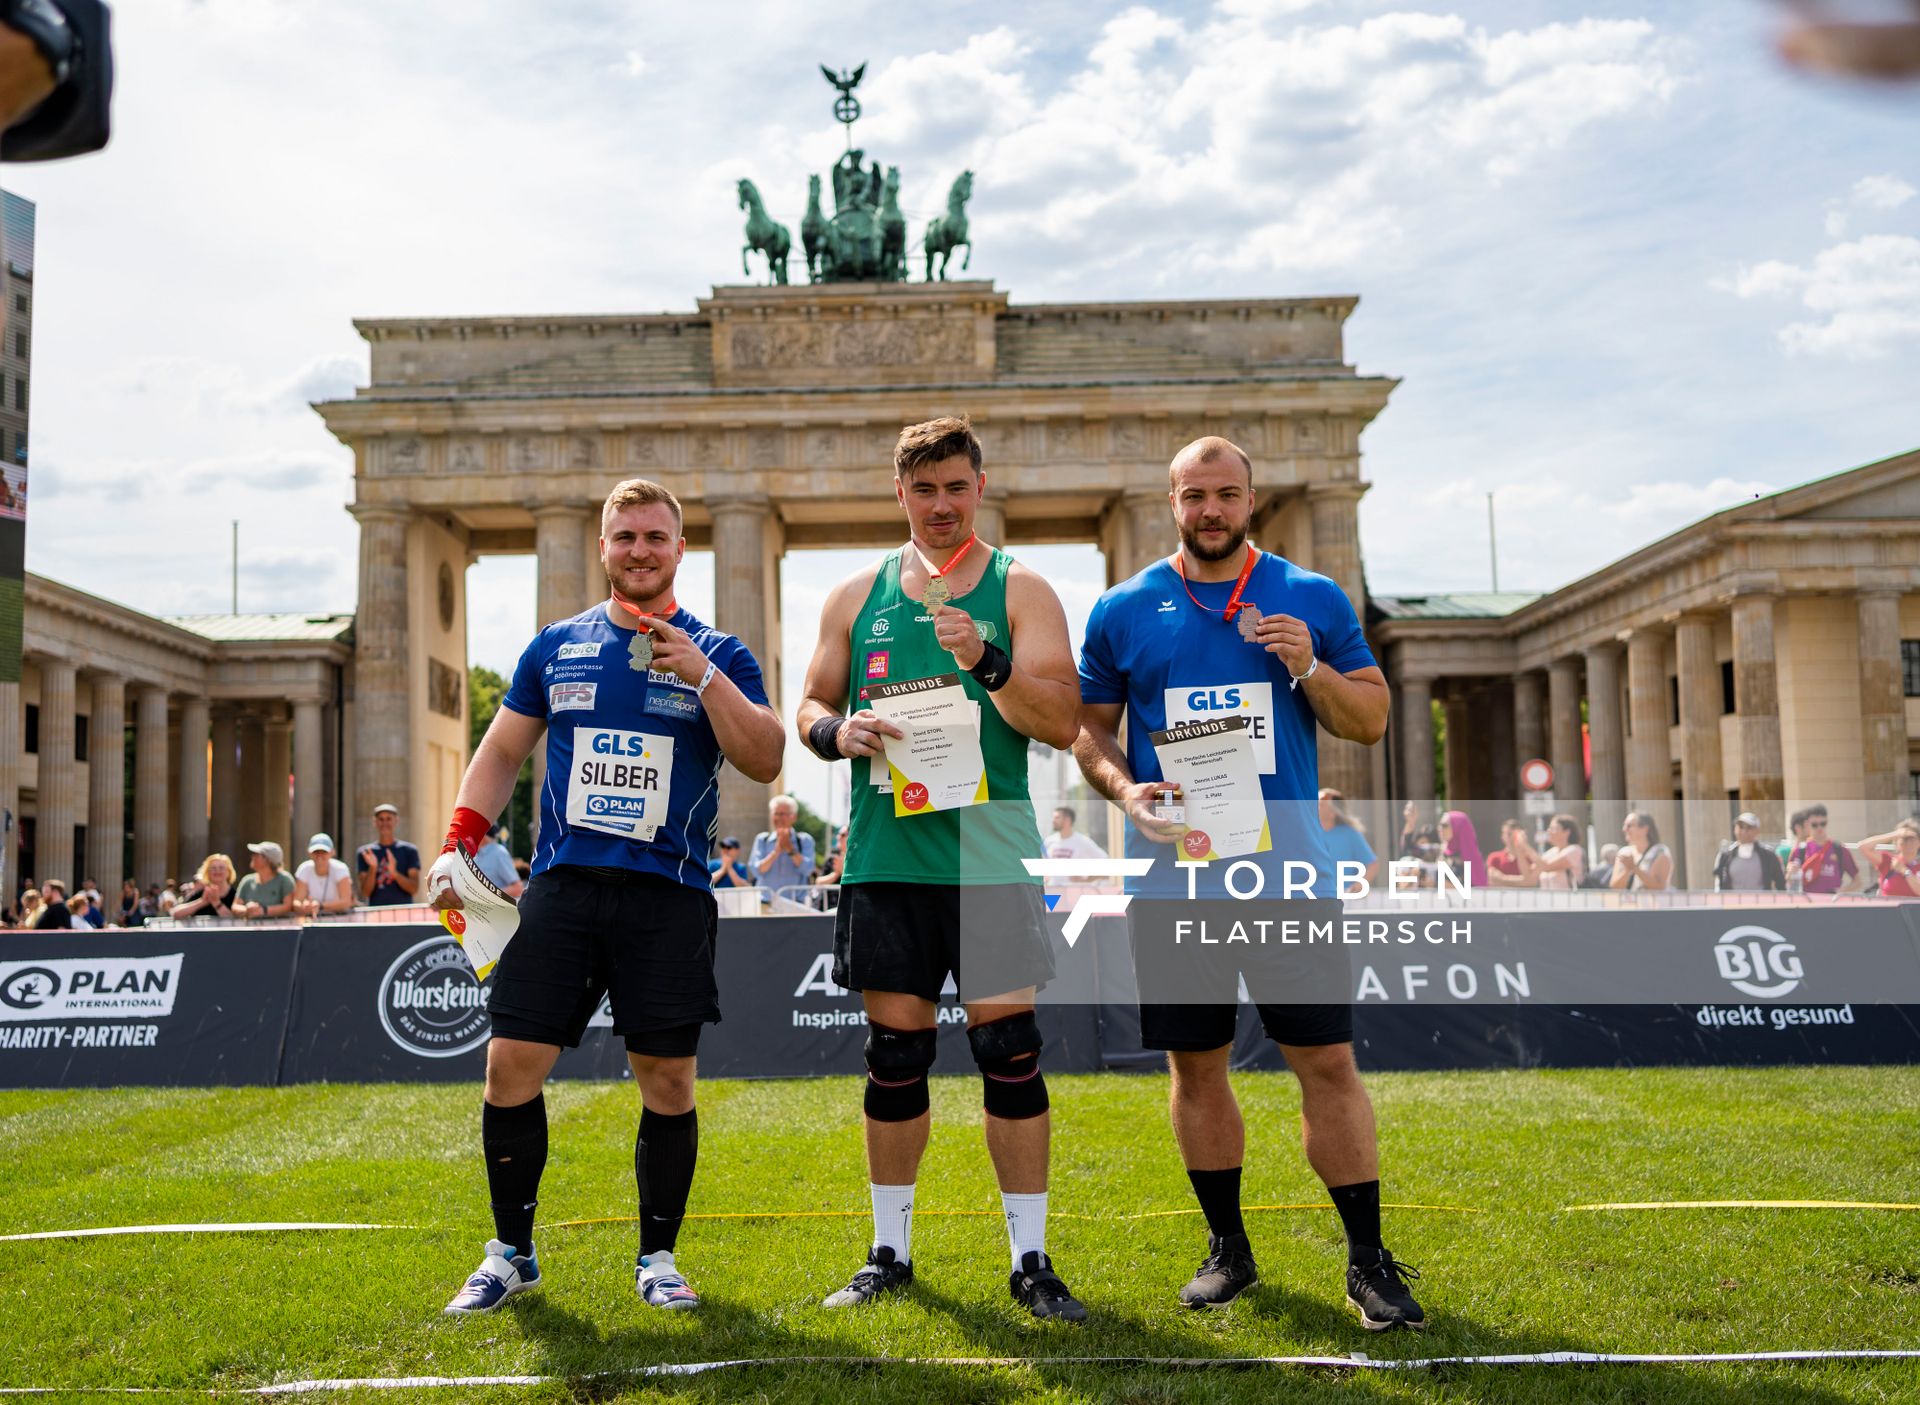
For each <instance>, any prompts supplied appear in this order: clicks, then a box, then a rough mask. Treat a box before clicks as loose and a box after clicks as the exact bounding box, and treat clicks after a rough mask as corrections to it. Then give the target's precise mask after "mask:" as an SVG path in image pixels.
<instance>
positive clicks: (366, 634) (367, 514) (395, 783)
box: [181, 504, 413, 865]
mask: <svg viewBox="0 0 1920 1405" xmlns="http://www.w3.org/2000/svg"><path fill="white" fill-rule="evenodd" d="M352 511H353V515H354V516H355V517H356V518H358V519H359V521H360V601H359V608H358V611H357V612H356V614H355V615H354V623H353V637H354V650H353V652H354V675H353V693H354V721H355V724H356V727H357V729H358V730H357V732H356V735H355V737H354V776H353V792H354V796H355V801H356V803H357V804H358V805H359V806H360V807H361V808H362V809H364V810H369V811H370V810H371V809H372V808H373V806H375V805H397V806H398V807H399V809H400V813H401V814H402V815H406V816H411V815H412V814H413V803H412V802H413V794H412V790H413V787H412V779H411V777H412V755H413V718H412V711H411V689H410V687H409V683H410V678H411V675H410V668H409V664H410V660H409V657H408V642H407V634H408V629H407V612H408V605H409V601H408V597H407V537H408V532H407V527H408V524H409V523H410V521H411V520H412V514H411V513H410V512H409V511H408V510H407V509H405V508H400V507H377V506H369V505H366V504H361V505H358V506H356V507H354V508H353V509H352ZM215 775H216V778H217V776H218V767H217V763H216V770H215ZM342 842H345V841H342ZM181 862H182V864H183V865H184V864H185V862H186V860H185V859H184V858H183V859H182V860H181Z"/></svg>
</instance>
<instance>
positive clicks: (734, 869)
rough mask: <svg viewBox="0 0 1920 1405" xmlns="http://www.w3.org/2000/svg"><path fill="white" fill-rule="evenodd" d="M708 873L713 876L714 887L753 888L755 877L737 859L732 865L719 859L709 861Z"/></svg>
mask: <svg viewBox="0 0 1920 1405" xmlns="http://www.w3.org/2000/svg"><path fill="white" fill-rule="evenodd" d="M707 872H708V873H709V874H710V875H712V879H713V886H714V887H716V888H720V887H732V888H751V887H752V886H753V875H752V874H750V873H748V872H747V866H746V865H745V864H743V863H741V862H740V860H738V859H735V860H734V861H733V862H732V863H722V862H721V861H720V860H719V859H709V860H707Z"/></svg>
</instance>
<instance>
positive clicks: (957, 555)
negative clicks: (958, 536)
mask: <svg viewBox="0 0 1920 1405" xmlns="http://www.w3.org/2000/svg"><path fill="white" fill-rule="evenodd" d="M979 536H980V534H979V533H978V532H970V533H968V535H967V539H966V540H965V541H963V542H961V543H960V549H959V550H958V551H956V552H954V553H953V556H952V557H951V558H950V559H949V560H948V561H947V564H946V565H944V566H942V567H941V568H940V569H939V570H937V571H936V570H934V569H933V560H932V558H930V557H929V556H928V555H927V553H926V552H924V551H921V550H920V543H919V542H915V543H914V544H913V549H914V551H915V553H916V554H918V556H919V557H920V564H921V565H922V566H925V567H926V568H927V574H928V575H930V576H932V577H933V578H934V579H935V580H939V579H941V578H943V577H944V576H945V575H946V574H947V573H948V572H949V571H951V570H952V569H953V568H954V567H955V566H958V565H959V564H960V562H961V560H962V559H963V558H964V557H965V556H966V554H967V553H968V552H969V551H972V550H973V544H974V542H975V541H977V540H978V539H979Z"/></svg>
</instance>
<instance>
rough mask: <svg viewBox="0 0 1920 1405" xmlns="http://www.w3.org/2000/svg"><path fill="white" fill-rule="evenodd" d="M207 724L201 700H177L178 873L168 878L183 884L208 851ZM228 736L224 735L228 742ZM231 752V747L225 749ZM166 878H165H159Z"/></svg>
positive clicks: (207, 713) (208, 720) (209, 843)
mask: <svg viewBox="0 0 1920 1405" xmlns="http://www.w3.org/2000/svg"><path fill="white" fill-rule="evenodd" d="M209 723H210V717H209V709H208V707H207V700H206V699H205V698H191V697H190V698H182V699H181V700H180V852H179V853H178V854H177V855H176V856H175V857H174V864H175V866H176V868H177V869H178V872H176V873H174V874H173V875H171V876H172V877H175V878H178V879H179V880H180V881H181V882H183V883H184V882H185V881H186V880H187V877H188V876H189V875H190V874H192V873H193V871H194V870H195V869H197V868H199V867H200V860H202V859H204V858H205V857H206V856H207V855H208V853H209V852H211V851H212V847H213V840H212V834H211V831H210V830H209V828H208V822H207V729H208V726H209ZM231 740H232V734H231V733H229V734H228V741H229V742H231ZM229 751H231V747H229ZM161 876H162V877H167V876H169V875H165V874H163V875H161Z"/></svg>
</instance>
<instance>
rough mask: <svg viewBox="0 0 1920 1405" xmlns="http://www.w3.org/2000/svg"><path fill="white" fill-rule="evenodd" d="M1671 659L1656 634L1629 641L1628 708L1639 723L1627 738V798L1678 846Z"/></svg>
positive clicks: (1650, 632)
mask: <svg viewBox="0 0 1920 1405" xmlns="http://www.w3.org/2000/svg"><path fill="white" fill-rule="evenodd" d="M1666 654H1667V640H1666V636H1665V635H1664V634H1662V633H1660V632H1658V631H1656V630H1652V629H1636V630H1635V631H1634V632H1633V636H1632V638H1630V639H1628V640H1627V706H1628V710H1629V715H1630V716H1631V718H1632V720H1633V732H1632V734H1631V735H1630V736H1629V737H1628V738H1627V798H1628V800H1629V801H1631V802H1632V804H1633V806H1634V807H1635V808H1638V809H1642V810H1645V811H1647V812H1648V813H1649V814H1651V815H1652V816H1653V817H1654V820H1655V823H1656V824H1657V825H1658V826H1659V829H1660V837H1661V838H1662V839H1663V840H1665V841H1666V842H1667V844H1669V845H1672V844H1674V843H1675V841H1676V840H1677V838H1678V835H1679V832H1678V829H1677V828H1676V826H1675V824H1674V818H1675V816H1674V809H1673V755H1672V746H1671V741H1670V738H1669V735H1668V731H1669V727H1670V725H1671V724H1670V723H1669V722H1668V721H1667V718H1668V716H1669V715H1670V713H1669V708H1668V705H1667V661H1666ZM1609 837H1611V836H1609Z"/></svg>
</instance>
